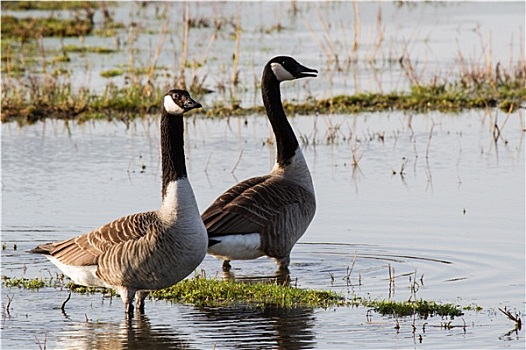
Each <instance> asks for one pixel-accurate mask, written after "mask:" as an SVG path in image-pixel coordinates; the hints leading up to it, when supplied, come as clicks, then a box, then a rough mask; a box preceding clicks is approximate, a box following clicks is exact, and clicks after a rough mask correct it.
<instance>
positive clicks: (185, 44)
mask: <svg viewBox="0 0 526 350" xmlns="http://www.w3.org/2000/svg"><path fill="white" fill-rule="evenodd" d="M189 32H190V5H189V4H188V3H185V4H184V31H183V49H182V52H181V62H180V65H179V79H178V81H177V83H176V86H177V87H178V88H179V89H186V80H185V75H184V73H185V70H186V60H187V55H188V35H189Z"/></svg>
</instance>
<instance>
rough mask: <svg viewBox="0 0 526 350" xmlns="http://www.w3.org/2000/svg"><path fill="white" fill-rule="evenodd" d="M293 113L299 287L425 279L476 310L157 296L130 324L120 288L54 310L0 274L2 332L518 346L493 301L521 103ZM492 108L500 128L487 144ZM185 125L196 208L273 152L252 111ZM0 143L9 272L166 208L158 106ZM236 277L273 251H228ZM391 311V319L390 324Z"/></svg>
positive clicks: (22, 338) (513, 220) (104, 338)
mask: <svg viewBox="0 0 526 350" xmlns="http://www.w3.org/2000/svg"><path fill="white" fill-rule="evenodd" d="M291 121H292V124H293V126H294V128H295V130H296V132H297V134H298V135H299V137H300V139H302V140H303V141H302V145H303V152H304V154H305V157H306V158H307V161H308V163H309V165H310V168H311V171H312V174H313V179H314V184H315V188H316V193H317V198H318V210H317V213H316V217H315V219H314V221H313V223H312V224H311V226H310V227H309V229H308V231H307V233H306V234H305V235H304V236H303V237H302V239H301V240H300V242H299V244H297V245H296V247H295V248H294V250H293V252H292V263H291V279H292V283H293V284H295V285H297V286H299V287H304V288H319V289H332V290H335V291H337V292H341V293H343V294H344V295H347V296H349V297H352V296H354V295H357V296H362V297H372V298H380V299H384V298H392V299H394V300H407V299H408V298H409V297H410V296H411V292H410V289H409V286H410V284H411V281H414V280H415V278H416V279H417V280H418V281H420V282H423V284H422V283H420V284H422V285H421V286H420V288H419V289H418V291H417V294H416V296H417V297H418V298H423V299H427V300H436V301H440V302H451V303H455V304H458V305H461V306H468V305H478V306H482V307H483V311H481V312H478V313H476V312H474V311H466V314H465V315H464V316H463V317H462V318H457V319H455V320H453V322H452V324H453V325H455V326H460V327H458V328H452V329H444V328H440V326H441V324H443V323H444V324H445V322H449V320H443V319H441V318H440V317H434V318H431V319H429V320H420V319H417V320H415V321H413V319H411V318H396V317H392V316H381V315H378V314H376V313H374V312H371V311H369V310H366V309H363V308H336V309H330V310H323V309H310V308H296V309H292V310H290V309H289V310H280V309H276V308H270V307H267V308H263V309H261V308H249V307H230V308H211V309H209V308H195V307H193V306H190V305H178V304H170V303H168V302H164V301H154V300H151V301H149V302H147V306H146V310H147V311H146V316H145V317H143V318H136V319H134V320H133V321H131V322H130V324H127V323H126V321H125V320H124V317H123V312H122V303H121V301H120V300H119V299H118V298H116V299H113V300H110V299H108V298H106V297H103V296H102V295H90V296H82V295H73V296H72V299H71V300H70V301H69V303H68V307H67V309H66V310H67V315H62V314H61V312H60V310H57V309H56V308H57V307H59V306H60V305H61V303H62V302H63V301H64V300H65V298H66V296H67V292H66V291H65V290H54V289H43V290H41V291H28V290H21V289H14V288H4V289H3V295H2V303H3V306H4V308H5V305H6V303H7V301H8V296H9V297H13V296H14V298H13V301H12V303H11V308H10V314H6V312H5V309H4V316H3V321H2V327H3V333H2V341H3V345H4V346H5V347H6V348H14V347H20V346H24V347H33V346H35V342H36V339H38V340H39V341H40V342H41V343H42V342H43V341H44V339H46V343H47V346H48V348H52V349H79V348H85V349H92V348H108V347H115V348H123V349H126V348H145V347H150V348H152V347H158V348H159V347H167V348H199V349H202V348H213V347H214V346H215V347H216V348H224V349H227V348H233V347H236V348H237V347H239V348H251V349H254V348H283V349H290V348H298V349H303V348H342V347H348V346H350V345H351V344H352V345H357V346H359V347H361V348H364V347H368V348H385V347H392V346H396V347H403V348H405V347H413V346H418V345H419V344H422V345H423V346H426V345H427V346H430V347H433V348H437V347H443V348H450V347H452V346H459V344H462V347H465V348H480V347H487V346H489V347H491V348H495V347H513V348H522V347H523V345H524V331H521V332H519V333H516V332H513V331H512V330H513V326H514V325H513V322H511V321H509V320H507V318H506V317H505V316H504V315H502V314H501V313H500V312H499V311H498V310H497V308H504V307H507V308H510V309H511V310H514V311H515V312H522V311H521V310H523V309H524V300H525V299H524V288H525V286H524V143H523V128H524V125H523V122H524V116H523V115H522V113H517V114H512V115H510V116H505V115H501V114H500V112H498V111H496V110H495V111H489V113H487V112H466V113H463V114H461V115H445V114H439V113H431V114H426V115H418V114H417V115H408V114H402V113H389V114H386V113H381V114H364V115H359V116H345V115H332V116H325V115H320V116H297V117H295V118H292V120H291ZM495 122H496V123H497V124H498V125H500V126H501V129H502V135H501V136H500V138H499V139H498V140H497V141H496V142H495V138H494V134H493V132H492V130H493V129H492V128H493V125H494V124H495ZM335 129H338V131H337V132H336V133H335V134H334V130H335ZM186 131H187V135H186V143H185V145H186V150H187V152H186V155H187V158H188V160H187V162H188V171H189V178H190V181H191V183H192V185H193V188H194V191H195V193H196V196H197V199H198V204H199V206H200V208H201V210H204V208H205V207H206V206H207V205H208V204H209V203H211V202H212V201H213V200H214V199H215V197H216V196H218V195H219V194H220V193H221V192H222V191H223V190H225V189H226V188H228V187H229V186H231V185H233V184H234V183H235V182H236V181H239V180H241V179H244V178H246V177H249V176H254V175H260V174H264V173H266V172H268V171H269V169H270V168H271V166H272V162H273V159H274V153H275V151H274V145H273V144H272V142H271V141H272V140H271V138H270V139H269V136H270V131H269V126H268V121H267V119H266V117H264V116H250V117H247V118H231V119H229V120H227V119H214V120H210V119H201V118H194V117H189V118H187V123H186ZM2 156H3V159H2V170H3V172H2V174H3V176H2V188H3V191H2V202H3V210H2V230H3V232H2V240H3V241H5V242H6V243H7V249H6V250H5V251H2V274H3V275H6V276H12V277H15V276H16V277H20V276H25V277H28V278H30V277H36V276H44V277H46V276H49V275H52V276H54V275H55V274H56V272H58V270H57V269H56V268H55V267H54V266H53V265H51V263H49V262H48V261H47V259H44V258H43V257H41V256H33V255H30V254H28V253H27V250H29V249H31V248H33V247H34V246H35V245H37V244H40V243H44V242H48V241H53V240H59V239H65V238H68V237H72V236H74V235H78V234H81V233H84V232H87V231H89V230H91V229H93V228H95V227H97V226H99V225H102V224H104V223H106V222H108V221H110V220H113V219H116V218H118V217H120V216H122V215H126V214H130V213H133V212H139V211H144V210H151V209H155V208H157V207H159V205H160V185H161V184H160V160H159V133H158V118H157V117H156V116H153V117H151V118H145V119H144V120H137V121H136V122H133V123H132V124H131V125H129V127H126V125H125V124H123V123H117V122H116V123H106V122H89V123H85V124H83V125H77V124H76V123H69V124H64V122H61V121H47V122H45V123H38V124H35V125H32V126H25V127H22V128H20V127H18V126H16V125H15V124H4V125H3V126H2ZM353 159H354V160H355V161H356V162H357V165H353ZM14 243H16V244H17V250H16V251H15V250H13V244H14ZM351 267H352V272H351V273H350V276H349V279H347V278H346V277H347V276H348V274H349V271H350V268H351ZM390 268H391V269H394V275H395V276H396V277H395V283H394V284H390V283H389V278H388V277H389V269H390ZM199 269H200V270H201V269H202V270H204V271H206V274H207V275H208V276H217V277H218V278H220V277H221V276H222V273H221V263H220V261H218V260H215V259H214V258H211V257H207V258H206V259H205V260H204V261H203V263H202V264H201V266H200V267H199ZM391 271H393V270H391ZM232 273H233V275H234V277H236V278H238V279H245V278H248V279H253V278H254V277H257V278H264V277H272V276H273V275H274V273H275V265H274V263H273V262H272V261H271V260H269V259H265V258H261V259H258V260H255V261H248V262H234V263H233V271H232ZM228 277H232V276H228ZM397 321H398V322H399V323H400V324H401V328H400V330H399V331H396V330H395V329H394V328H393V327H394V326H395V325H396V322H397ZM413 322H416V323H415V325H416V327H417V328H416V329H417V330H416V332H415V333H413V331H412V326H411V324H412V323H413ZM464 322H465V324H466V328H464ZM424 325H425V327H424ZM424 328H425V329H424ZM509 331H512V332H511V333H510V334H508V332H509ZM420 336H421V337H422V339H420ZM420 342H421V343H420Z"/></svg>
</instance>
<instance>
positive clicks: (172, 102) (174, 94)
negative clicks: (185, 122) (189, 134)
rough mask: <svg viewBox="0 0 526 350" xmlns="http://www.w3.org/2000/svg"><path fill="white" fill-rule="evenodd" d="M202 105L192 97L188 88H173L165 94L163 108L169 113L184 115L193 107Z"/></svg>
mask: <svg viewBox="0 0 526 350" xmlns="http://www.w3.org/2000/svg"><path fill="white" fill-rule="evenodd" d="M201 107H202V106H201V104H200V103H199V102H197V101H195V100H194V99H192V97H190V94H189V93H188V91H186V90H177V89H172V90H170V91H168V92H167V93H166V94H164V98H163V108H164V110H165V111H166V112H167V113H168V114H173V115H182V114H183V113H185V112H188V111H189V110H191V109H194V108H201Z"/></svg>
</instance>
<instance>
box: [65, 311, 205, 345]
mask: <svg viewBox="0 0 526 350" xmlns="http://www.w3.org/2000/svg"><path fill="white" fill-rule="evenodd" d="M67 318H68V320H70V321H71V319H70V318H69V317H67ZM184 338H189V336H188V335H185V334H183V332H181V331H180V330H178V329H175V328H174V327H173V326H172V325H171V324H166V325H159V324H158V325H154V326H153V327H152V324H151V322H150V319H149V318H148V317H147V316H146V315H144V314H137V315H136V316H135V318H128V319H124V320H123V321H121V322H120V323H118V322H92V321H91V320H90V321H89V322H71V323H69V326H68V327H65V329H64V331H63V332H61V333H60V336H59V337H58V339H57V344H56V346H55V348H60V349H75V350H84V349H86V350H87V349H90V350H92V349H100V350H106V349H112V350H119V349H151V350H153V349H192V348H193V347H192V346H191V344H190V341H189V340H188V339H184ZM194 348H195V347H194ZM195 349H197V348H195Z"/></svg>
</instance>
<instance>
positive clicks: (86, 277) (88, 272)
mask: <svg viewBox="0 0 526 350" xmlns="http://www.w3.org/2000/svg"><path fill="white" fill-rule="evenodd" d="M46 257H47V258H48V259H49V260H50V261H51V262H52V263H53V264H54V265H55V266H56V267H58V268H59V269H60V271H62V272H63V273H64V274H65V275H66V276H68V277H69V278H71V280H73V282H75V283H76V284H80V285H83V286H87V287H107V288H110V287H111V286H110V285H108V284H107V283H106V282H104V281H103V280H101V279H100V278H98V277H97V275H96V272H97V268H98V267H97V265H87V266H75V265H68V264H64V263H62V262H61V261H60V260H58V259H56V258H54V257H52V256H50V255H46Z"/></svg>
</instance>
